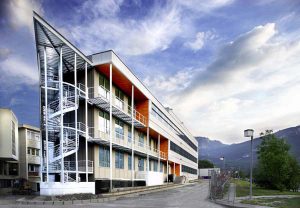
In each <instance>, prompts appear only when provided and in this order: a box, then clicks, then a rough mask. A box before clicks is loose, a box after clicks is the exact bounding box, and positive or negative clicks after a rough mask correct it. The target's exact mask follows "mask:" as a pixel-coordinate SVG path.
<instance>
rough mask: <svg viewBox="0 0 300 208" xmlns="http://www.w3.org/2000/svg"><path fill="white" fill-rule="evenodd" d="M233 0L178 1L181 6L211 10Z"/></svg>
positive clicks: (196, 9)
mask: <svg viewBox="0 0 300 208" xmlns="http://www.w3.org/2000/svg"><path fill="white" fill-rule="evenodd" d="M233 1H234V0H185V1H178V2H177V3H178V4H181V5H182V6H184V7H186V8H188V9H191V10H195V11H200V12H211V11H213V10H215V9H218V8H221V7H224V6H227V5H230V4H232V3H233Z"/></svg>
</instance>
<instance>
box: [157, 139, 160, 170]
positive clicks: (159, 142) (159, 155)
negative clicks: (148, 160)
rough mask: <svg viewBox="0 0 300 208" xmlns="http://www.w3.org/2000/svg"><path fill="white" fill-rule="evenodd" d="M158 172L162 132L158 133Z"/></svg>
mask: <svg viewBox="0 0 300 208" xmlns="http://www.w3.org/2000/svg"><path fill="white" fill-rule="evenodd" d="M157 149H158V172H160V134H158V147H157Z"/></svg>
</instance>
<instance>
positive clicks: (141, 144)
mask: <svg viewBox="0 0 300 208" xmlns="http://www.w3.org/2000/svg"><path fill="white" fill-rule="evenodd" d="M138 135H139V146H140V147H144V135H143V133H142V132H138Z"/></svg>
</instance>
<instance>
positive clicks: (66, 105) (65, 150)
mask: <svg viewBox="0 0 300 208" xmlns="http://www.w3.org/2000/svg"><path fill="white" fill-rule="evenodd" d="M56 70H57V69H56ZM41 77H42V79H41V84H42V86H43V87H44V88H45V87H47V91H48V104H47V110H46V112H47V129H48V141H49V142H48V147H47V149H48V152H49V153H48V173H49V174H61V176H63V181H64V182H75V181H76V161H74V160H72V159H71V160H70V157H69V156H71V155H73V154H75V153H76V152H77V151H78V150H79V135H81V136H84V137H85V136H86V135H87V134H86V129H87V128H86V125H85V124H83V123H80V122H77V125H75V123H72V124H70V123H64V122H63V121H64V118H63V117H64V115H65V114H67V113H69V112H72V111H75V110H77V109H78V107H79V99H85V98H86V94H85V86H84V85H83V84H78V85H77V87H76V86H74V85H72V84H70V83H67V82H63V81H60V80H59V77H58V75H57V73H55V69H53V68H48V69H47V80H46V82H45V78H44V76H41ZM61 97H62V99H60V98H61ZM71 158H74V157H73V156H71ZM62 162H63V168H62V165H61V164H62ZM45 163H46V161H44V168H43V171H47V165H46V164H45ZM77 163H78V161H77ZM62 169H63V170H62ZM62 171H63V172H62ZM84 172H85V171H84Z"/></svg>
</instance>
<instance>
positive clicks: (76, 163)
mask: <svg viewBox="0 0 300 208" xmlns="http://www.w3.org/2000/svg"><path fill="white" fill-rule="evenodd" d="M76 62H77V56H76V53H74V85H75V103H76V102H77V99H78V94H77V92H78V91H77V63H76ZM77 109H78V108H76V109H75V138H76V139H75V142H76V145H75V146H76V152H75V166H76V167H75V168H76V182H77V183H78V144H77V140H78V130H77Z"/></svg>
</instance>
